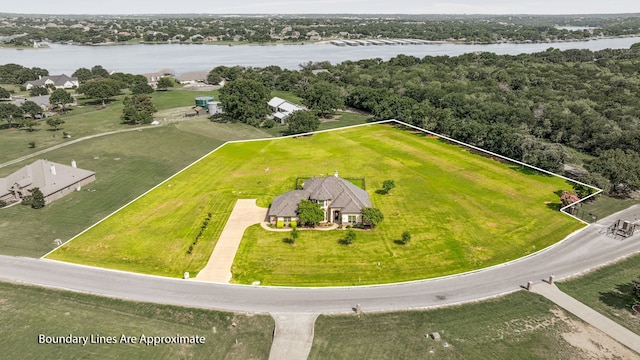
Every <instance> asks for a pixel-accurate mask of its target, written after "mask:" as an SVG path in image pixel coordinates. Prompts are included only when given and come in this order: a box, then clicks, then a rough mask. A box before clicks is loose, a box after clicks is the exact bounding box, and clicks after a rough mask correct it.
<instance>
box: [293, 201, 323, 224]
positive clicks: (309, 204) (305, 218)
mask: <svg viewBox="0 0 640 360" xmlns="http://www.w3.org/2000/svg"><path fill="white" fill-rule="evenodd" d="M298 219H299V220H300V223H301V224H304V225H308V226H315V225H317V224H319V223H320V222H321V221H323V220H324V211H323V210H322V208H321V207H320V204H317V203H316V202H314V201H311V200H301V201H300V204H299V205H298Z"/></svg>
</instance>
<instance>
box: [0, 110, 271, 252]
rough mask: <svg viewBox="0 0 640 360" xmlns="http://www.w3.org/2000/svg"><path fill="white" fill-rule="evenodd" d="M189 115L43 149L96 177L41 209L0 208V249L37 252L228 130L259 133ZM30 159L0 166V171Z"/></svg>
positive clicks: (187, 159) (154, 182)
mask: <svg viewBox="0 0 640 360" xmlns="http://www.w3.org/2000/svg"><path fill="white" fill-rule="evenodd" d="M192 121H193V124H191V122H192ZM192 121H191V120H190V121H188V122H183V123H180V124H177V125H176V124H174V125H169V126H165V127H159V128H154V129H149V130H144V131H134V132H127V133H122V134H117V135H109V136H106V137H100V138H96V139H91V140H87V141H84V142H80V143H77V144H73V145H69V146H67V147H64V148H61V149H58V150H55V151H52V152H49V153H47V154H46V155H45V156H43V157H44V158H46V159H48V160H51V161H55V162H59V163H62V164H70V163H71V160H76V161H77V162H78V165H79V166H80V167H82V168H86V169H88V170H92V171H95V172H96V181H95V182H94V183H91V184H89V185H88V186H86V187H85V188H84V189H83V191H81V192H78V193H74V194H71V195H68V196H66V197H64V198H62V199H60V200H57V201H55V202H53V203H51V204H50V205H47V206H46V207H44V208H43V209H39V210H33V209H30V208H27V207H23V206H14V207H11V208H7V209H0V229H2V231H0V253H2V254H7V255H20V256H31V257H39V256H42V255H44V254H45V253H47V252H49V251H50V250H52V249H53V248H54V244H53V240H54V239H62V240H63V241H66V240H68V239H70V238H71V237H73V236H75V235H76V234H78V233H80V232H81V231H82V230H84V229H86V228H87V227H89V226H91V225H92V224H94V223H96V222H97V221H98V220H100V219H102V218H103V217H105V216H107V215H108V214H110V213H111V212H113V211H115V210H117V209H118V208H119V207H121V206H123V205H124V204H126V203H127V202H129V201H131V200H133V199H135V198H136V197H137V196H139V195H141V194H142V193H144V192H145V191H147V190H148V189H150V188H152V187H153V186H155V185H157V184H158V183H159V182H161V181H162V180H164V179H166V178H167V177H169V176H171V175H172V174H175V173H176V172H177V171H179V170H180V169H182V168H184V167H185V166H187V165H188V164H190V163H192V162H193V161H195V160H197V159H198V158H200V157H201V156H203V155H205V154H206V153H208V152H209V151H211V150H213V149H214V148H216V147H217V146H219V145H220V144H222V143H223V141H226V140H229V136H231V135H232V134H234V135H235V136H237V137H236V139H238V138H243V139H246V138H252V137H262V136H263V133H262V132H260V131H259V130H257V129H254V128H251V127H249V126H246V125H242V124H214V123H211V122H210V121H206V120H204V119H197V120H192ZM187 124H189V125H187ZM182 126H184V127H201V128H202V130H201V131H198V132H196V131H183V130H181V129H179V128H178V127H182ZM205 129H206V131H205ZM33 161H34V159H30V160H27V161H23V162H21V163H19V164H15V165H11V166H9V167H6V168H2V169H0V177H3V176H6V175H7V174H10V173H11V172H13V171H15V170H16V169H18V168H20V167H22V166H24V165H26V164H29V163H31V162H33Z"/></svg>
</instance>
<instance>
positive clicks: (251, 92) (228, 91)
mask: <svg viewBox="0 0 640 360" xmlns="http://www.w3.org/2000/svg"><path fill="white" fill-rule="evenodd" d="M270 96H271V93H270V91H269V89H268V88H267V87H266V86H264V85H263V84H262V83H260V82H259V81H256V80H250V79H239V80H235V81H231V82H229V83H227V84H226V85H225V86H224V87H223V88H222V89H220V103H221V105H222V108H223V109H224V113H225V117H227V118H228V119H230V120H232V121H240V122H243V123H246V124H249V125H253V126H258V125H259V124H260V123H261V122H262V120H263V119H264V117H265V116H267V115H268V114H269V112H270V111H269V106H268V104H267V103H268V102H269V98H270Z"/></svg>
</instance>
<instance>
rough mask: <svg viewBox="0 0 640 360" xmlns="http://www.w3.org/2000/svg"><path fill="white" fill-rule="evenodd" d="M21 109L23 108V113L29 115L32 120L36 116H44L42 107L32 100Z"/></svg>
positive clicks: (26, 102)
mask: <svg viewBox="0 0 640 360" xmlns="http://www.w3.org/2000/svg"><path fill="white" fill-rule="evenodd" d="M20 108H22V111H24V113H25V114H29V115H30V116H31V117H32V118H35V117H36V115H40V114H42V108H41V107H40V105H38V104H36V103H34V102H33V101H31V100H27V101H25V102H24V103H23V104H22V105H21V106H20Z"/></svg>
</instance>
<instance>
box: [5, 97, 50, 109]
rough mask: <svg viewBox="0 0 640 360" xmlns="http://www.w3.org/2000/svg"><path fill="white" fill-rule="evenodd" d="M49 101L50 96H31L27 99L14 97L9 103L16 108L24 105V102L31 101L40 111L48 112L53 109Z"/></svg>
mask: <svg viewBox="0 0 640 360" xmlns="http://www.w3.org/2000/svg"><path fill="white" fill-rule="evenodd" d="M50 99H51V95H40V96H32V97H28V98H23V97H17V96H16V97H15V98H14V99H13V100H12V101H11V103H12V104H14V105H16V106H22V104H24V103H25V102H26V101H33V102H34V103H36V104H38V106H40V108H41V109H42V111H50V110H51V109H52V108H53V106H52V105H51V103H50Z"/></svg>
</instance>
